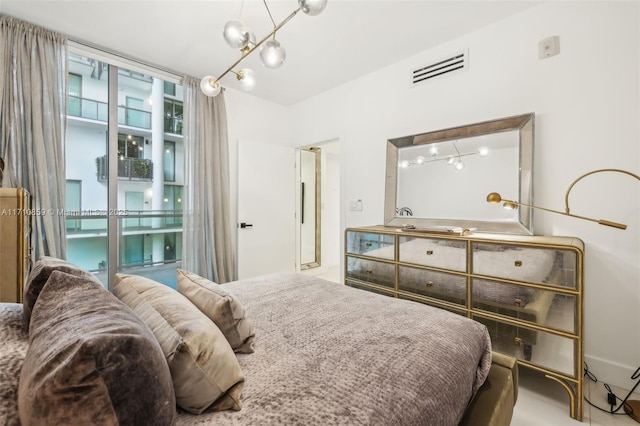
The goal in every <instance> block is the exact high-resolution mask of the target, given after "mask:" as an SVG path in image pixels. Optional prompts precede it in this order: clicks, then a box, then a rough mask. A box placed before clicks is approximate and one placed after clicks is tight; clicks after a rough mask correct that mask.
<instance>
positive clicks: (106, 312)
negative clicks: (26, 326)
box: [18, 271, 176, 425]
mask: <svg viewBox="0 0 640 426" xmlns="http://www.w3.org/2000/svg"><path fill="white" fill-rule="evenodd" d="M18 407H19V413H20V421H21V423H22V424H23V425H35V424H41V425H98V424H99V425H118V424H122V425H125V424H128V425H142V424H149V425H172V424H173V423H174V422H175V416H176V406H175V396H174V390H173V384H172V382H171V374H170V372H169V368H168V366H167V362H166V360H165V358H164V355H163V353H162V350H161V348H160V346H159V344H158V342H157V341H156V339H155V337H154V336H153V334H152V333H151V331H150V330H149V328H148V327H147V326H146V325H145V324H144V323H143V322H142V321H141V320H140V319H139V318H138V317H137V316H136V315H135V314H134V313H133V312H132V311H131V309H129V308H128V307H127V306H125V305H124V304H122V303H121V302H120V301H119V300H118V299H117V298H115V297H114V296H113V295H112V294H111V293H109V292H108V291H107V290H106V289H105V288H104V287H102V285H101V284H98V283H96V282H94V281H92V280H88V279H86V278H84V277H78V276H73V275H69V274H66V273H64V272H60V271H54V272H52V273H51V276H50V277H49V280H48V281H47V283H46V285H45V286H44V287H43V289H42V291H41V292H40V295H39V297H38V303H36V305H35V307H34V309H33V315H32V318H31V327H30V330H29V349H28V350H27V354H26V356H25V359H24V364H23V367H22V372H21V375H20V382H19V387H18Z"/></svg>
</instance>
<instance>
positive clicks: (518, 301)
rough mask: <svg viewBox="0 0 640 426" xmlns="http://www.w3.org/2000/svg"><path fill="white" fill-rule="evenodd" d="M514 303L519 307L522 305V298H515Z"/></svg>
mask: <svg viewBox="0 0 640 426" xmlns="http://www.w3.org/2000/svg"><path fill="white" fill-rule="evenodd" d="M513 304H514V305H515V306H517V307H520V306H522V299H515V300H514V301H513Z"/></svg>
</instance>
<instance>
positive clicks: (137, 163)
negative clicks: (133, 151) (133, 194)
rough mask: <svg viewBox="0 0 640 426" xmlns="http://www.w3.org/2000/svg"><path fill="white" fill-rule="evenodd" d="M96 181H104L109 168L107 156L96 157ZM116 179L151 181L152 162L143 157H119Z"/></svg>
mask: <svg viewBox="0 0 640 426" xmlns="http://www.w3.org/2000/svg"><path fill="white" fill-rule="evenodd" d="M96 168H97V173H96V175H97V177H98V181H100V182H106V181H107V177H108V172H109V168H108V165H107V156H106V155H103V156H102V157H98V158H96ZM118 179H119V180H133V181H141V182H151V181H153V162H151V160H145V159H143V158H121V159H119V160H118Z"/></svg>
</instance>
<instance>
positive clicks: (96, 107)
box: [67, 96, 151, 129]
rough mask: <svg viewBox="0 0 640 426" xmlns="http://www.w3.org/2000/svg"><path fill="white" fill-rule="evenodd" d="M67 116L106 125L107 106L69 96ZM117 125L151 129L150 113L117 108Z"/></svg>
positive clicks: (121, 107) (122, 107)
mask: <svg viewBox="0 0 640 426" xmlns="http://www.w3.org/2000/svg"><path fill="white" fill-rule="evenodd" d="M67 114H69V115H71V116H73V117H81V118H87V119H89V120H97V121H103V122H105V123H106V122H107V120H108V118H109V106H108V105H107V103H106V102H100V101H96V100H93V99H86V98H79V97H77V96H69V104H68V106H67ZM118 124H122V125H125V126H131V127H138V128H141V129H151V113H150V112H149V111H143V110H141V109H135V108H128V107H125V106H119V107H118Z"/></svg>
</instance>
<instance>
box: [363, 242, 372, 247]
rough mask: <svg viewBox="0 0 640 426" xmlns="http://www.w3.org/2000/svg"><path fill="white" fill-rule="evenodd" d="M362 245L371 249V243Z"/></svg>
mask: <svg viewBox="0 0 640 426" xmlns="http://www.w3.org/2000/svg"><path fill="white" fill-rule="evenodd" d="M364 245H365V246H367V247H371V246H372V245H373V244H371V243H364Z"/></svg>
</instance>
